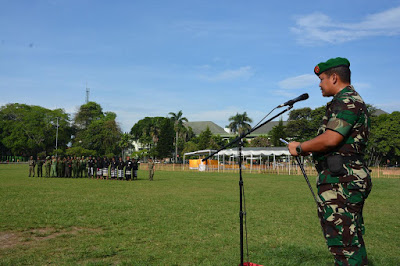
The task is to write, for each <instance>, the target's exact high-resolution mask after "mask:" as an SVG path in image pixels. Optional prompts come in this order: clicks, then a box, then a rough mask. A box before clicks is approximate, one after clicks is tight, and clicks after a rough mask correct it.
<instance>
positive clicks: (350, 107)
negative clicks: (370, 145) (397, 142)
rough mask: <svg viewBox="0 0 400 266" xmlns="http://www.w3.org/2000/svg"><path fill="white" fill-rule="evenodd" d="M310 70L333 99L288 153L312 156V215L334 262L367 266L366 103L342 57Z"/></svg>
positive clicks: (368, 187) (369, 183)
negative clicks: (311, 132) (312, 132)
mask: <svg viewBox="0 0 400 266" xmlns="http://www.w3.org/2000/svg"><path fill="white" fill-rule="evenodd" d="M314 72H315V74H316V75H318V77H319V78H320V85H319V86H320V88H321V90H322V95H323V96H325V97H330V96H333V99H332V101H331V102H330V103H328V104H327V107H326V113H325V116H324V118H323V121H322V126H321V127H320V128H319V130H318V136H317V137H316V138H314V139H311V140H309V141H306V142H303V143H299V142H291V143H289V151H290V153H291V154H292V155H294V156H298V155H308V154H310V153H311V152H312V154H313V160H314V162H315V165H316V169H317V171H318V178H317V188H318V196H319V201H320V202H319V204H320V208H319V210H318V216H319V218H320V222H321V226H322V228H323V232H324V236H325V239H326V242H327V245H328V248H329V251H330V252H331V253H332V254H333V255H334V258H335V264H336V265H367V264H368V260H367V252H366V249H365V244H364V240H363V234H364V232H365V229H364V221H363V215H362V210H363V206H364V202H365V199H366V198H367V197H368V194H369V193H370V191H371V187H372V183H371V177H370V172H369V170H368V168H367V167H366V165H365V163H364V160H363V156H364V151H365V148H366V144H367V140H368V135H369V127H370V120H369V117H368V112H367V107H366V105H365V103H364V101H363V100H362V98H361V97H360V95H359V94H358V93H357V92H356V91H355V90H354V88H353V86H351V85H350V75H351V72H350V62H349V61H348V60H347V59H345V58H340V57H338V58H333V59H330V60H328V61H327V62H323V63H320V64H318V65H317V66H316V67H315V69H314Z"/></svg>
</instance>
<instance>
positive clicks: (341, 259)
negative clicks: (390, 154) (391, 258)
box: [318, 176, 372, 265]
mask: <svg viewBox="0 0 400 266" xmlns="http://www.w3.org/2000/svg"><path fill="white" fill-rule="evenodd" d="M371 187H372V183H371V179H370V177H369V176H368V177H367V178H365V179H364V180H357V181H353V182H349V183H338V184H321V185H319V186H318V196H319V200H320V203H321V206H322V210H318V216H319V218H320V222H321V226H322V229H323V233H324V236H325V239H326V242H327V245H328V248H329V251H330V252H331V253H332V255H333V256H334V258H335V265H367V264H368V260H367V251H366V248H365V244H364V240H363V234H364V233H365V228H364V220H363V215H362V210H363V207H364V201H365V199H366V198H367V197H368V194H369V192H370V191H371Z"/></svg>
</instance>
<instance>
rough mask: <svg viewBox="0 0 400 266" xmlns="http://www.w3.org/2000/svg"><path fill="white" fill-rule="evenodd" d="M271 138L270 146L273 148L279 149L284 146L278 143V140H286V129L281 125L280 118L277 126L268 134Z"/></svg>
mask: <svg viewBox="0 0 400 266" xmlns="http://www.w3.org/2000/svg"><path fill="white" fill-rule="evenodd" d="M269 135H270V136H271V144H272V145H274V146H275V147H281V146H283V145H284V144H283V143H282V142H281V141H280V138H283V139H286V127H285V126H284V125H283V121H282V118H281V119H280V120H279V123H278V125H276V126H274V127H273V128H272V129H271V131H270V132H269Z"/></svg>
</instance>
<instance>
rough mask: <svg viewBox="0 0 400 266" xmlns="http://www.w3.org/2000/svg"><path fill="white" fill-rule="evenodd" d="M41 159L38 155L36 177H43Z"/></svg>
mask: <svg viewBox="0 0 400 266" xmlns="http://www.w3.org/2000/svg"><path fill="white" fill-rule="evenodd" d="M43 164H44V162H43V160H42V159H41V158H40V157H39V156H38V157H37V160H36V165H37V168H36V169H37V177H43Z"/></svg>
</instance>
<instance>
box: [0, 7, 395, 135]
mask: <svg viewBox="0 0 400 266" xmlns="http://www.w3.org/2000/svg"><path fill="white" fill-rule="evenodd" d="M0 6H1V9H0V93H1V97H0V105H4V104H6V103H14V102H18V103H26V104H30V105H40V106H44V107H46V108H50V109H54V108H64V109H65V110H66V111H67V112H69V113H71V115H73V114H74V113H75V112H76V111H77V109H78V107H79V106H80V105H81V104H83V103H85V96H86V92H85V91H86V84H87V86H88V87H89V88H90V100H91V101H95V102H97V103H99V104H100V105H101V106H102V107H103V109H104V111H112V112H115V113H116V114H117V120H118V122H119V123H120V125H121V128H122V129H123V131H129V130H130V128H131V127H132V126H133V125H134V124H135V123H136V122H137V121H138V120H140V119H142V118H144V117H146V116H167V115H168V113H169V112H178V111H179V110H182V111H183V115H184V116H185V117H187V118H188V119H189V121H205V120H210V121H214V122H215V123H217V124H218V125H220V126H226V125H227V124H229V122H228V118H229V117H230V116H232V115H235V114H236V113H237V112H239V113H243V112H245V111H246V112H247V114H248V115H249V116H250V117H251V118H252V119H253V120H254V123H253V125H254V124H256V122H258V120H260V119H261V118H262V117H264V115H265V114H266V113H268V112H269V111H270V110H271V109H272V108H274V107H275V106H277V105H279V104H281V103H283V102H285V101H287V100H289V99H291V98H294V97H297V96H298V95H300V94H303V93H306V92H307V93H308V94H309V95H310V98H309V99H308V100H306V101H302V102H299V103H297V104H296V105H295V108H302V107H311V108H316V107H319V106H322V105H324V104H326V102H328V101H329V100H330V98H323V97H322V96H321V92H320V90H319V87H318V83H319V82H318V78H317V77H316V76H315V75H314V74H313V69H314V66H315V65H316V64H318V63H319V62H322V61H326V60H327V59H329V58H332V57H338V56H341V57H346V58H348V59H349V60H350V62H351V67H350V68H351V70H352V83H353V85H354V86H355V88H356V89H357V90H358V91H359V93H360V94H361V96H362V97H363V98H364V100H365V102H367V103H370V104H373V105H375V106H376V107H378V108H381V109H383V110H384V111H386V112H389V113H391V112H393V111H399V110H400V107H399V106H400V92H399V91H400V90H399V89H400V87H399V85H398V80H397V78H398V77H399V76H400V48H399V47H400V1H386V0H380V1H366V0H353V1H348V0H346V1H342V0H338V1H334V2H329V3H327V2H326V1H258V0H254V1H236V0H230V1H218V0H214V1H208V0H203V1H191V0H185V1H174V0H171V1H152V0H146V1H99V0H97V1H96V0H79V1H75V0H69V1H67V0H41V1H40V0H37V1H35V0H29V1H28V0H26V1H19V0H12V1H11V0H0ZM284 118H285V117H284Z"/></svg>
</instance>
